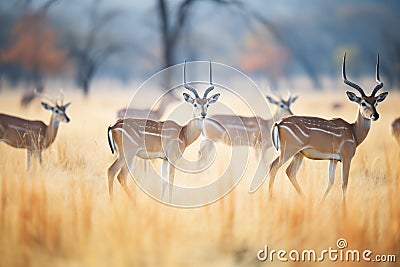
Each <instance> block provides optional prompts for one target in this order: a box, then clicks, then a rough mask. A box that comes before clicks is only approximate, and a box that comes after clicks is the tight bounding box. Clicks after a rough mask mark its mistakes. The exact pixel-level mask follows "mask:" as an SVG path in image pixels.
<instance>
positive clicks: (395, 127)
mask: <svg viewBox="0 0 400 267" xmlns="http://www.w3.org/2000/svg"><path fill="white" fill-rule="evenodd" d="M392 134H393V137H394V139H396V141H397V143H398V144H399V145H400V118H397V119H395V120H394V121H393V123H392Z"/></svg>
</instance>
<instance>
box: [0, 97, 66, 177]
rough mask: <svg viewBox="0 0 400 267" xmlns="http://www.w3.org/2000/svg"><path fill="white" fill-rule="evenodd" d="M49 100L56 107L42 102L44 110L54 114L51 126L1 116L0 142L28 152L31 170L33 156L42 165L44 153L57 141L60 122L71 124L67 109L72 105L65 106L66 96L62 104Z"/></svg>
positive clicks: (28, 163)
mask: <svg viewBox="0 0 400 267" xmlns="http://www.w3.org/2000/svg"><path fill="white" fill-rule="evenodd" d="M42 96H44V97H45V98H47V99H49V100H50V101H51V102H52V103H53V104H54V105H49V104H47V103H45V102H42V106H43V107H44V109H47V110H50V111H51V112H52V115H51V118H50V123H49V125H46V124H44V123H43V122H42V121H30V120H25V119H22V118H19V117H14V116H10V115H6V114H0V141H4V142H5V143H7V144H9V145H10V146H13V147H16V148H24V149H26V150H27V161H26V169H27V170H28V169H29V166H30V160H31V156H32V154H34V155H35V156H36V157H37V158H38V159H39V163H40V164H41V163H42V151H43V150H45V149H46V148H48V147H49V146H50V145H51V144H52V143H53V142H54V140H55V139H56V135H57V132H58V127H59V123H60V121H62V122H69V118H68V116H67V114H66V113H65V112H66V109H67V108H68V106H69V105H70V104H71V103H67V104H65V105H64V95H63V94H61V101H60V104H58V103H57V101H58V100H57V99H56V100H54V99H51V98H49V97H47V96H45V95H42Z"/></svg>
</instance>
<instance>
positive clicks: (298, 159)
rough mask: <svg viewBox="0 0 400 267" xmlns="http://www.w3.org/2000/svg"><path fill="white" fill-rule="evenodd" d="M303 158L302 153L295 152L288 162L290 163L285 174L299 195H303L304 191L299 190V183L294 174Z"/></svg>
mask: <svg viewBox="0 0 400 267" xmlns="http://www.w3.org/2000/svg"><path fill="white" fill-rule="evenodd" d="M303 158H304V156H303V155H302V154H300V153H299V154H296V155H295V156H294V157H293V160H292V162H291V163H290V165H289V166H288V167H287V169H286V174H287V176H288V177H289V180H290V182H291V183H292V185H293V186H294V188H295V189H296V191H297V193H298V194H299V195H300V196H301V197H304V193H303V191H302V190H301V188H300V185H299V183H298V182H297V179H296V174H297V172H298V171H299V169H300V167H301V163H302V162H303Z"/></svg>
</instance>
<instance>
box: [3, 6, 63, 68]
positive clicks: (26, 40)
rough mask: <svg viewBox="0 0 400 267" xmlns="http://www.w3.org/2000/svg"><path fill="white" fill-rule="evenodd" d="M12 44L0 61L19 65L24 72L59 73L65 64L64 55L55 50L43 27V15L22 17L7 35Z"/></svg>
mask: <svg viewBox="0 0 400 267" xmlns="http://www.w3.org/2000/svg"><path fill="white" fill-rule="evenodd" d="M11 38H12V40H13V42H12V44H11V45H10V46H9V48H8V49H7V50H5V51H4V52H3V53H2V54H1V55H0V57H1V60H2V61H3V62H8V63H16V64H21V65H22V66H23V67H25V68H26V69H27V70H36V71H39V72H42V73H59V72H60V71H62V70H63V68H64V66H65V62H66V54H65V52H64V51H62V50H61V49H60V48H58V47H57V36H56V34H55V33H54V31H53V30H52V29H51V28H50V27H49V26H48V25H46V21H45V18H44V16H43V15H41V14H37V13H33V14H28V15H24V16H23V17H21V18H20V19H19V20H18V21H17V22H16V23H15V25H14V27H13V28H12V31H11Z"/></svg>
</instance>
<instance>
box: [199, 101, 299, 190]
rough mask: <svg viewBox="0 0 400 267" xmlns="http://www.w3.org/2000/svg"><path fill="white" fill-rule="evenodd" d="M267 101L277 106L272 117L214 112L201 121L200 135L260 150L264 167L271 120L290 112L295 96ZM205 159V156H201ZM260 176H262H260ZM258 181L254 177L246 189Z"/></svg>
mask: <svg viewBox="0 0 400 267" xmlns="http://www.w3.org/2000/svg"><path fill="white" fill-rule="evenodd" d="M266 98H267V100H268V101H269V102H270V103H271V104H273V105H276V106H277V109H276V111H275V113H274V115H273V118H272V119H269V120H266V119H263V118H260V117H242V116H235V115H214V116H211V117H210V119H206V120H205V121H204V129H203V136H204V137H206V138H208V139H210V140H212V141H213V142H222V143H225V144H227V145H231V146H249V147H253V148H254V149H255V150H256V153H257V155H259V154H260V152H261V158H262V162H263V163H265V164H266V166H268V163H267V158H266V155H267V150H268V149H269V148H272V141H271V135H270V130H271V127H272V125H273V123H274V121H276V120H278V119H281V118H283V117H286V116H290V115H293V113H292V111H291V110H290V105H291V104H292V103H294V102H295V101H296V99H297V96H296V97H292V96H289V98H288V100H283V99H282V98H279V100H278V101H276V100H274V99H273V98H272V97H270V96H267V97H266ZM210 144H211V143H202V144H201V147H200V153H201V154H204V155H205V153H207V151H210V148H209V147H208V145H210ZM203 159H205V158H203ZM263 176H264V175H263ZM255 183H258V181H256V180H254V181H253V182H252V186H251V189H250V191H254V190H255V189H254V188H253V187H254V185H253V184H255Z"/></svg>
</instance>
